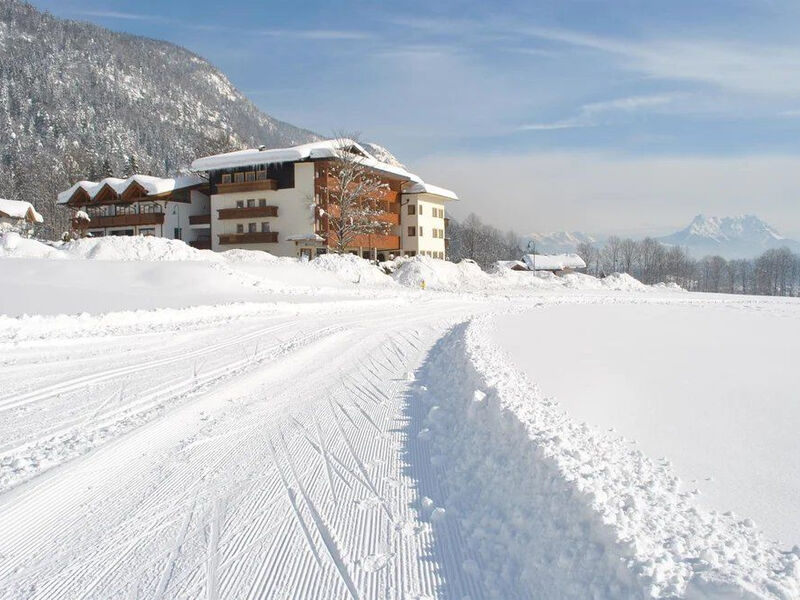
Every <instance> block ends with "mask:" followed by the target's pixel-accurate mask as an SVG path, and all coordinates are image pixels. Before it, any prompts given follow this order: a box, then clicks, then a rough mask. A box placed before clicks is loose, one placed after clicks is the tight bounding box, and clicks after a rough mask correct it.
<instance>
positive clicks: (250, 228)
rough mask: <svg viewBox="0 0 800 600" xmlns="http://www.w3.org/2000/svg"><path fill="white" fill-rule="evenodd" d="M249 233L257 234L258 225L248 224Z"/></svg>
mask: <svg viewBox="0 0 800 600" xmlns="http://www.w3.org/2000/svg"><path fill="white" fill-rule="evenodd" d="M247 233H256V224H255V223H248V224H247Z"/></svg>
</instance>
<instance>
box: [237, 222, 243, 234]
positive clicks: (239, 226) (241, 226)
mask: <svg viewBox="0 0 800 600" xmlns="http://www.w3.org/2000/svg"><path fill="white" fill-rule="evenodd" d="M236 233H244V225H243V224H242V223H237V224H236Z"/></svg>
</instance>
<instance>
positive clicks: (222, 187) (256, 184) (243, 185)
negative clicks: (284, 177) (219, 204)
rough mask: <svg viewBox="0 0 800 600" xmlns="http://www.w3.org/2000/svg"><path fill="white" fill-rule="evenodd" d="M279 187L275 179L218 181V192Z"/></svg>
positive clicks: (226, 192) (267, 189)
mask: <svg viewBox="0 0 800 600" xmlns="http://www.w3.org/2000/svg"><path fill="white" fill-rule="evenodd" d="M277 189H278V182H277V181H275V180H274V179H259V180H257V181H241V182H238V183H236V182H234V183H218V184H217V194H233V193H235V192H260V191H272V190H277Z"/></svg>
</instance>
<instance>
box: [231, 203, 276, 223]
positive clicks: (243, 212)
mask: <svg viewBox="0 0 800 600" xmlns="http://www.w3.org/2000/svg"><path fill="white" fill-rule="evenodd" d="M217 213H219V219H220V220H225V219H258V218H260V217H277V216H278V207H277V206H249V207H245V208H220V209H219V210H218V211H217Z"/></svg>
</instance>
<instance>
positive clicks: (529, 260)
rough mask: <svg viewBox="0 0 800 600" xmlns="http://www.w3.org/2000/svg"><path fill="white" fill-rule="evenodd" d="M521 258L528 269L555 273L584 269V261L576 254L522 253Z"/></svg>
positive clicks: (561, 273)
mask: <svg viewBox="0 0 800 600" xmlns="http://www.w3.org/2000/svg"><path fill="white" fill-rule="evenodd" d="M522 260H523V261H524V262H525V266H526V267H527V268H528V270H529V271H535V272H539V271H550V272H551V273H555V274H556V275H563V274H566V273H573V272H575V271H582V270H584V269H586V263H585V262H584V261H583V259H582V258H581V257H580V256H578V255H577V254H524V255H523V256H522Z"/></svg>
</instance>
